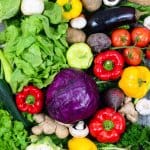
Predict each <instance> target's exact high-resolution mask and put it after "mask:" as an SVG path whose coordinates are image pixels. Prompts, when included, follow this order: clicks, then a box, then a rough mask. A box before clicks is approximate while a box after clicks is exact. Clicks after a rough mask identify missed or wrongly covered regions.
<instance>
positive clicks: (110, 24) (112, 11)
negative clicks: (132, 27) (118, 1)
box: [85, 7, 136, 34]
mask: <svg viewBox="0 0 150 150" xmlns="http://www.w3.org/2000/svg"><path fill="white" fill-rule="evenodd" d="M135 22H136V11H135V8H133V7H113V8H108V9H104V10H98V11H96V12H95V13H93V14H92V15H91V16H90V17H89V18H88V20H87V26H86V28H85V32H86V33H87V34H92V33H98V32H103V33H104V32H109V31H111V30H112V29H113V28H116V27H119V26H122V25H126V24H131V23H135Z"/></svg>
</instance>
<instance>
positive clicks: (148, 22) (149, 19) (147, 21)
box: [143, 16, 150, 30]
mask: <svg viewBox="0 0 150 150" xmlns="http://www.w3.org/2000/svg"><path fill="white" fill-rule="evenodd" d="M143 25H144V26H145V27H146V28H148V29H149V30H150V16H147V17H146V18H145V19H144V23H143Z"/></svg>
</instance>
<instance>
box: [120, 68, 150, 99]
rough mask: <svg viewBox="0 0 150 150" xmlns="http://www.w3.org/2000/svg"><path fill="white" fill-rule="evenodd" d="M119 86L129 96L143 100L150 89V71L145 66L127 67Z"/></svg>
mask: <svg viewBox="0 0 150 150" xmlns="http://www.w3.org/2000/svg"><path fill="white" fill-rule="evenodd" d="M118 84H119V87H120V88H121V89H122V90H123V91H124V93H125V94H126V95H127V96H129V97H132V98H142V97H144V96H145V95H146V93H147V91H148V90H149V88H150V71H149V69H148V68H147V67H145V66H130V67H127V68H125V69H124V71H123V73H122V76H121V79H120V81H119V83H118Z"/></svg>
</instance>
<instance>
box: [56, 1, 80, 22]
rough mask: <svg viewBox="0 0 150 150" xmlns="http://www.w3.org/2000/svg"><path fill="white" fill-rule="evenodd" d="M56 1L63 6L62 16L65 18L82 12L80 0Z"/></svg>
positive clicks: (76, 15)
mask: <svg viewBox="0 0 150 150" xmlns="http://www.w3.org/2000/svg"><path fill="white" fill-rule="evenodd" d="M56 3H57V4H59V5H60V6H62V7H63V16H64V18H66V19H67V20H70V19H72V18H75V17H78V16H79V15H80V14H81V12H82V2H81V1H80V0H57V1H56Z"/></svg>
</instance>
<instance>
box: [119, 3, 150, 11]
mask: <svg viewBox="0 0 150 150" xmlns="http://www.w3.org/2000/svg"><path fill="white" fill-rule="evenodd" d="M121 6H130V7H134V8H135V9H137V10H139V11H142V12H150V6H143V5H140V4H137V3H133V2H126V1H124V2H123V3H121Z"/></svg>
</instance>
